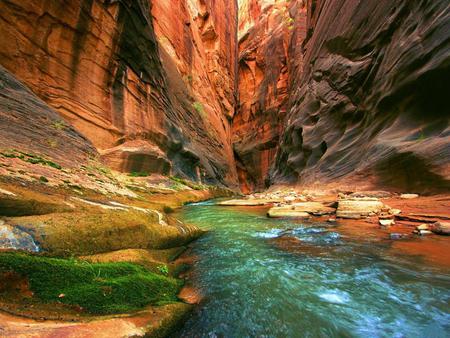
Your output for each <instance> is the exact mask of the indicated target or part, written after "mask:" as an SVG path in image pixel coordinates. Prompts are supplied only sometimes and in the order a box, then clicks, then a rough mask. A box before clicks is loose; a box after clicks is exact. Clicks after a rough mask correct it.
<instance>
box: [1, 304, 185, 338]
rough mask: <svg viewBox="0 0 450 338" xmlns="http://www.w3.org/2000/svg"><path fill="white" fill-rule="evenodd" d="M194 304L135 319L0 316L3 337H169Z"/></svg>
mask: <svg viewBox="0 0 450 338" xmlns="http://www.w3.org/2000/svg"><path fill="white" fill-rule="evenodd" d="M190 309H191V305H188V304H183V303H176V304H169V305H165V306H161V307H155V308H149V309H146V310H144V311H141V312H138V313H136V314H134V315H131V316H125V315H124V316H120V317H108V318H100V319H99V318H94V319H92V320H90V321H82V322H63V321H38V320H33V319H28V318H22V317H16V316H13V315H10V314H6V313H0V333H1V337H5V338H6V337H8V338H9V337H20V338H31V337H33V338H35V337H39V338H54V337H65V338H81V337H83V338H122V337H144V336H165V335H167V334H169V333H170V332H171V331H172V330H173V329H175V328H176V327H177V326H178V325H180V324H181V323H182V321H183V320H184V319H185V318H186V316H187V315H188V313H189V311H190Z"/></svg>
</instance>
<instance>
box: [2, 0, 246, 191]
mask: <svg viewBox="0 0 450 338" xmlns="http://www.w3.org/2000/svg"><path fill="white" fill-rule="evenodd" d="M224 12H226V13H227V15H226V16H224V15H223V13H224ZM236 20H237V4H235V3H234V1H228V0H218V1H217V0H215V1H212V0H210V1H208V0H196V1H191V0H189V1H188V0H184V1H178V0H171V1H154V2H152V1H150V0H136V1H131V0H120V1H109V0H74V1H52V0H38V1H32V0H20V1H18V0H5V1H1V2H0V36H2V38H1V39H0V64H2V65H3V66H4V67H5V68H6V69H7V70H8V71H9V72H11V73H12V74H13V75H14V76H15V77H17V78H18V79H19V80H21V81H22V82H23V83H25V84H26V85H27V86H29V87H30V88H31V90H32V91H33V92H34V93H35V94H37V95H38V96H39V97H40V98H41V99H43V100H44V101H45V102H46V103H48V104H49V105H50V106H51V107H53V108H54V109H55V110H56V111H57V112H58V113H59V114H60V115H61V116H63V117H64V118H65V119H66V120H67V121H69V122H70V123H71V124H72V125H73V126H74V127H75V128H76V129H77V130H78V131H79V132H80V133H81V134H83V135H84V136H86V137H87V138H88V139H89V140H91V141H92V143H93V144H94V145H95V147H96V148H97V149H98V151H99V152H100V154H101V155H102V157H103V159H104V160H105V161H106V162H107V163H108V164H109V165H110V166H111V167H113V168H115V169H118V170H122V171H144V172H160V173H163V174H183V175H186V176H189V177H191V178H195V179H202V180H206V181H210V182H222V183H225V184H228V185H231V186H233V185H234V184H235V183H236V182H237V175H236V171H235V169H234V168H235V166H234V160H233V152H232V148H231V141H230V137H231V136H230V135H231V132H230V124H229V120H230V117H231V116H232V115H233V112H234V105H235V80H236V66H235V64H236V38H235V36H236V25H237V23H236ZM33 118H34V117H33V115H32V114H31V116H30V119H33ZM11 143H12V144H13V143H14V140H11Z"/></svg>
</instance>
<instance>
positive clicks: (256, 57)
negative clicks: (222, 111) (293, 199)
mask: <svg viewBox="0 0 450 338" xmlns="http://www.w3.org/2000/svg"><path fill="white" fill-rule="evenodd" d="M305 25H306V8H305V7H304V6H303V5H302V1H274V0H271V1H268V0H248V1H241V2H240V8H239V70H238V72H239V107H238V110H237V112H236V115H235V117H234V119H233V146H234V151H235V156H236V162H237V169H238V174H239V178H240V184H241V189H242V190H243V191H244V192H248V191H251V190H261V189H264V188H265V187H266V184H267V183H268V182H267V181H268V172H269V168H270V166H271V165H272V163H273V161H274V158H275V154H276V151H277V149H278V144H279V136H280V132H281V131H282V127H283V120H284V118H285V114H286V110H287V107H288V98H289V90H290V89H289V88H290V85H289V81H290V77H291V75H290V73H291V72H294V71H296V69H297V68H298V64H299V62H301V54H300V53H299V54H298V55H299V58H298V59H296V58H292V59H291V58H289V57H288V54H289V53H290V49H291V48H294V49H295V48H297V47H298V46H300V45H301V43H302V41H303V39H304V37H305V28H306V27H305Z"/></svg>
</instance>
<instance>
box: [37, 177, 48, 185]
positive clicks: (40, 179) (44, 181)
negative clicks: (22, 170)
mask: <svg viewBox="0 0 450 338" xmlns="http://www.w3.org/2000/svg"><path fill="white" fill-rule="evenodd" d="M39 181H41V182H43V183H47V182H48V179H47V177H45V176H41V177H39Z"/></svg>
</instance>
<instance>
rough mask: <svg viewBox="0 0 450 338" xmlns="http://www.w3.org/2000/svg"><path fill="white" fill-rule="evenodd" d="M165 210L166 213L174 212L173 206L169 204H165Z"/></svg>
mask: <svg viewBox="0 0 450 338" xmlns="http://www.w3.org/2000/svg"><path fill="white" fill-rule="evenodd" d="M163 211H164V212H165V213H166V214H171V213H173V211H174V210H173V208H171V207H169V206H168V205H165V206H164V207H163Z"/></svg>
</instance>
